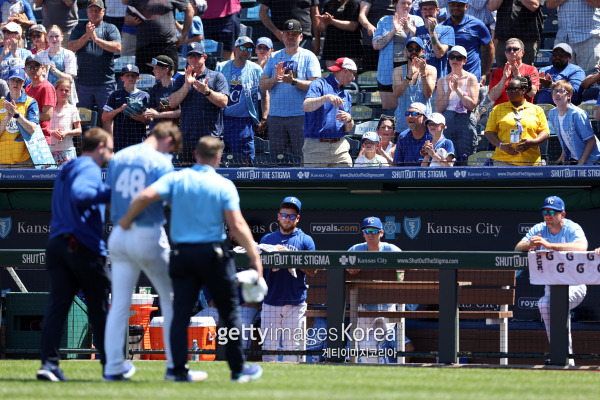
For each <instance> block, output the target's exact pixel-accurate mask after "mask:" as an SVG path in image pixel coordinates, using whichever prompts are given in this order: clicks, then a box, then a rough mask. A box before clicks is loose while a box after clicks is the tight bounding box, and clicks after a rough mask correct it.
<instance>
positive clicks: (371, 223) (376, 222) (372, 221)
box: [362, 217, 383, 231]
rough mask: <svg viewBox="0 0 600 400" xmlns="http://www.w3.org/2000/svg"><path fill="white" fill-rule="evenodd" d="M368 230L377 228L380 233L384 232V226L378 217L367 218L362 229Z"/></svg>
mask: <svg viewBox="0 0 600 400" xmlns="http://www.w3.org/2000/svg"><path fill="white" fill-rule="evenodd" d="M366 228H375V229H379V230H380V231H382V230H383V224H382V223H381V220H380V219H379V218H377V217H367V218H365V220H364V221H363V225H362V229H366Z"/></svg>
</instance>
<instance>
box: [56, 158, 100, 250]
mask: <svg viewBox="0 0 600 400" xmlns="http://www.w3.org/2000/svg"><path fill="white" fill-rule="evenodd" d="M109 201H110V189H108V188H107V187H106V185H105V184H104V182H102V170H101V169H100V167H99V166H98V164H96V163H95V162H94V160H93V159H92V158H91V157H86V156H84V157H79V158H76V159H73V160H71V161H69V162H68V163H66V164H63V166H62V167H61V169H60V171H59V172H58V176H57V177H56V180H55V181H54V191H53V192H52V221H50V237H51V238H53V237H56V236H60V235H63V234H66V233H70V234H71V235H73V236H74V237H75V238H76V239H77V240H78V241H80V242H81V243H83V245H84V246H85V247H87V248H88V249H90V250H91V251H93V252H94V253H97V254H101V255H103V256H105V255H106V243H105V242H104V239H103V237H104V211H105V205H104V204H105V203H108V202H109Z"/></svg>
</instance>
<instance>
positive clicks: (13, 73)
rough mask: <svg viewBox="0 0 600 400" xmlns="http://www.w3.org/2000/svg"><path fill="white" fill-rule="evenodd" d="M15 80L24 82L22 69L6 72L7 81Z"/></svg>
mask: <svg viewBox="0 0 600 400" xmlns="http://www.w3.org/2000/svg"><path fill="white" fill-rule="evenodd" d="M13 78H17V79H20V80H22V81H23V82H25V71H24V70H23V68H11V69H10V70H9V71H8V79H13Z"/></svg>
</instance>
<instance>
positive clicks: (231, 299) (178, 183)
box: [119, 136, 262, 383]
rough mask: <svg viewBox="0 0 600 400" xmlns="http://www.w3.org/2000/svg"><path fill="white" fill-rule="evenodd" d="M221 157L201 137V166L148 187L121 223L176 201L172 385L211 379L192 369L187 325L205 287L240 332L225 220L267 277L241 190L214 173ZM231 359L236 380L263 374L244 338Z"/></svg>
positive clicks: (230, 348) (231, 347)
mask: <svg viewBox="0 0 600 400" xmlns="http://www.w3.org/2000/svg"><path fill="white" fill-rule="evenodd" d="M222 153H223V143H222V142H221V141H220V140H218V139H216V138H214V137H211V136H204V137H202V138H201V139H200V140H199V142H198V145H197V147H196V150H195V152H194V155H195V158H196V162H197V164H195V165H194V166H193V167H191V168H185V169H182V170H180V171H177V172H171V173H169V174H167V175H164V176H163V177H162V178H160V179H159V180H158V181H156V182H155V183H153V184H152V185H151V186H149V187H147V188H146V189H144V190H143V191H142V192H141V193H140V194H138V195H137V196H136V197H135V198H134V199H133V200H132V202H131V204H130V206H129V210H128V211H127V214H126V215H125V216H124V217H123V218H121V220H120V221H119V225H121V227H123V229H129V227H130V225H131V222H132V221H133V219H134V218H135V217H136V216H137V215H138V214H139V213H140V212H142V211H143V210H144V209H145V208H146V207H147V206H148V205H149V204H151V203H153V202H155V201H158V200H163V201H167V202H169V203H171V210H172V211H171V226H170V237H171V241H172V242H173V250H172V254H171V260H170V266H169V275H170V276H171V279H172V280H173V294H174V300H173V323H172V326H171V350H172V352H173V364H174V367H173V368H172V369H171V368H168V369H167V373H166V375H165V379H166V380H170V381H188V382H196V381H202V380H204V379H206V378H207V374H206V372H203V371H192V370H189V368H188V366H187V365H186V362H187V358H188V357H187V355H188V351H187V350H188V349H187V343H188V341H187V327H188V325H189V323H190V316H191V315H192V309H193V306H194V304H195V302H196V300H197V299H198V294H199V292H200V288H201V287H202V285H203V284H206V286H207V287H208V290H209V291H210V292H211V293H212V294H213V296H214V301H215V304H216V306H217V309H218V310H219V315H220V319H221V321H220V322H221V324H223V325H224V326H225V327H226V328H227V329H228V331H229V332H231V330H232V329H237V332H241V317H240V308H239V305H238V294H237V290H236V284H235V282H234V279H233V275H234V274H235V266H234V263H233V258H231V256H230V254H229V252H228V249H227V247H226V246H225V244H224V241H225V239H226V235H225V230H224V223H225V222H227V224H228V225H229V227H230V229H231V232H232V233H233V236H234V238H235V239H236V240H237V242H238V243H239V244H240V245H241V246H243V247H244V248H245V249H246V251H247V255H248V257H249V258H250V266H251V267H252V268H254V269H256V270H257V272H258V275H259V277H262V263H261V261H260V256H259V255H258V252H257V251H256V248H255V244H254V240H253V238H252V233H251V232H250V228H249V227H248V224H247V223H246V221H245V220H244V217H243V216H242V213H241V211H240V198H239V195H238V192H237V189H236V188H235V185H234V184H233V182H231V181H230V180H229V179H226V178H224V177H222V176H221V175H219V174H218V173H217V172H216V171H215V168H216V167H217V166H218V165H219V162H220V161H221V155H222ZM229 338H231V336H230V337H229ZM238 338H239V336H238ZM226 355H227V361H228V362H229V368H230V369H231V380H232V381H234V382H239V383H245V382H249V381H251V380H254V379H258V378H260V376H261V375H262V369H261V367H260V366H259V365H257V364H254V365H248V364H246V365H245V364H244V358H243V348H242V341H241V340H228V342H227V345H226Z"/></svg>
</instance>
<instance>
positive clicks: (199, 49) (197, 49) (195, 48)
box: [188, 42, 206, 54]
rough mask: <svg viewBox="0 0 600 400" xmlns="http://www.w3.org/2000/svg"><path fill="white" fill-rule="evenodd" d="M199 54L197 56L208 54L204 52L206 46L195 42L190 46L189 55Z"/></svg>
mask: <svg viewBox="0 0 600 400" xmlns="http://www.w3.org/2000/svg"><path fill="white" fill-rule="evenodd" d="M190 53H197V54H206V51H205V50H204V45H203V44H202V43H200V42H193V43H190V44H189V45H188V54H190Z"/></svg>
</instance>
